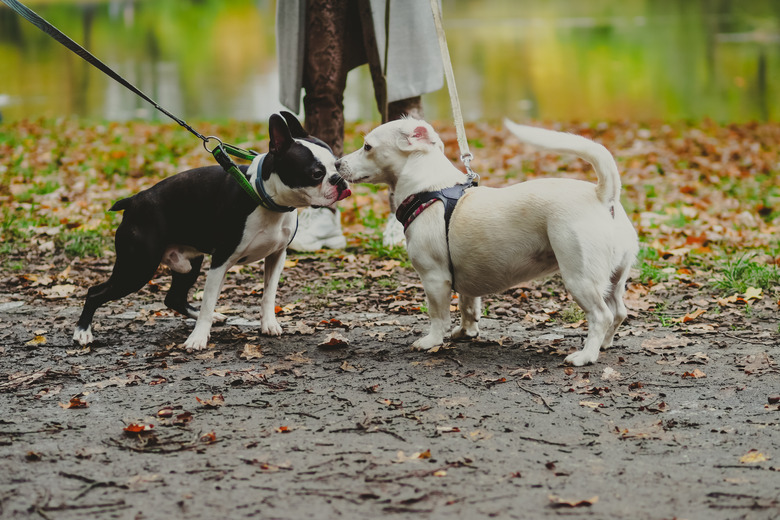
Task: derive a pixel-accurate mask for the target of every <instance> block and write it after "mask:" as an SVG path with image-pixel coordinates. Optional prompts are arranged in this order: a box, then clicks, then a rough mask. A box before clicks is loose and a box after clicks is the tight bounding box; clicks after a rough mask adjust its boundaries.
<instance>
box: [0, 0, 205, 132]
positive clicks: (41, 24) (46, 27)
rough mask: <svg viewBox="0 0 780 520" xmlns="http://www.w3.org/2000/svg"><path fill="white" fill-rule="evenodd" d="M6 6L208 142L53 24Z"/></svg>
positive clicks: (9, 1)
mask: <svg viewBox="0 0 780 520" xmlns="http://www.w3.org/2000/svg"><path fill="white" fill-rule="evenodd" d="M0 1H2V2H3V3H4V4H5V5H7V6H8V7H10V8H11V9H13V10H14V11H16V12H17V13H18V14H19V15H20V16H22V18H25V19H26V20H27V21H29V22H30V23H31V24H33V25H34V26H36V27H37V28H38V29H40V30H42V31H43V32H45V33H46V34H48V35H49V36H51V37H52V38H54V39H55V40H57V41H58V42H60V43H61V44H62V45H64V46H65V47H67V48H68V49H70V50H71V51H73V52H74V53H76V54H77V55H78V56H80V57H81V58H82V59H84V60H85V61H86V62H87V63H89V64H90V65H92V66H94V67H96V68H97V69H99V70H101V71H102V72H103V73H104V74H106V75H107V76H108V77H110V78H112V79H113V80H115V81H117V82H119V83H121V84H122V85H123V86H124V87H125V88H127V89H128V90H130V91H131V92H133V93H135V94H137V95H138V96H139V97H141V98H142V99H144V100H145V101H147V102H148V103H150V104H151V105H152V106H153V107H154V108H156V109H157V110H159V111H160V112H162V113H163V114H165V115H166V116H168V117H170V118H171V119H173V120H174V121H176V122H177V123H179V124H180V125H181V126H183V127H184V128H186V129H187V130H189V131H190V132H192V134H193V135H195V136H196V137H197V138H198V139H200V140H202V141H203V142H204V143H206V142H207V141H208V138H207V137H205V136H203V135H202V134H200V133H199V132H197V131H196V130H195V129H193V128H192V127H191V126H190V125H188V124H187V123H186V122H185V121H182V120H181V119H179V118H178V117H176V116H175V115H173V114H171V113H170V112H168V111H167V110H165V109H164V108H163V107H161V106H160V105H158V104H157V102H156V101H154V100H153V99H152V98H150V97H149V96H147V95H146V94H144V93H143V92H141V90H139V89H138V88H137V87H136V86H135V85H133V84H132V83H130V82H129V81H127V80H126V79H125V78H123V77H122V76H120V75H119V74H117V73H116V72H114V70H113V69H111V67H109V66H108V65H106V64H105V63H103V62H102V61H100V60H99V59H98V58H96V57H95V56H94V55H92V54H91V53H90V52H89V51H88V50H87V49H85V48H84V47H82V46H81V45H79V44H78V43H76V42H74V41H73V40H71V39H70V38H69V37H68V36H67V35H66V34H64V33H63V32H62V31H60V30H59V29H57V28H56V27H54V26H53V25H52V24H50V23H49V22H47V21H46V20H45V19H43V17H41V15H39V14H38V13H36V12H35V11H33V10H32V9H30V8H29V7H27V6H26V5H24V4H21V3H19V2H17V1H16V0H0Z"/></svg>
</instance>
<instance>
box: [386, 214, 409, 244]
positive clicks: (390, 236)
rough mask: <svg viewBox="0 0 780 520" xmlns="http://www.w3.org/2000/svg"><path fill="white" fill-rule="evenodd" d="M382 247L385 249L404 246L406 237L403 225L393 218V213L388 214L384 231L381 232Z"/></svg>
mask: <svg viewBox="0 0 780 520" xmlns="http://www.w3.org/2000/svg"><path fill="white" fill-rule="evenodd" d="M382 245H383V246H385V247H395V246H405V245H406V235H405V234H404V225H403V224H401V223H400V222H398V219H397V218H395V213H390V216H388V217H387V223H386V224H385V230H384V231H383V232H382Z"/></svg>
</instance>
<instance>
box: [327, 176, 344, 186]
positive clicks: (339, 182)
mask: <svg viewBox="0 0 780 520" xmlns="http://www.w3.org/2000/svg"><path fill="white" fill-rule="evenodd" d="M328 182H330V183H331V184H332V185H333V186H339V187H341V188H346V187H347V181H345V180H344V178H343V177H341V176H339V175H331V176H330V179H328Z"/></svg>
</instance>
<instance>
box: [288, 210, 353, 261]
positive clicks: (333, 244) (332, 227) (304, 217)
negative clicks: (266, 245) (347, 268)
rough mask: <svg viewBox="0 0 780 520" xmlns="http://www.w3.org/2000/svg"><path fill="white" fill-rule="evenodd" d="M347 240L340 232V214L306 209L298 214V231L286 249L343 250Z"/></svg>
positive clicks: (332, 211)
mask: <svg viewBox="0 0 780 520" xmlns="http://www.w3.org/2000/svg"><path fill="white" fill-rule="evenodd" d="M345 247H347V239H346V238H344V233H343V232H342V231H341V212H340V211H339V210H333V209H330V208H306V209H303V210H301V211H300V212H298V231H297V232H296V233H295V237H294V238H293V240H292V242H290V245H288V246H287V248H288V249H292V250H293V251H301V252H310V251H318V250H320V249H344V248H345Z"/></svg>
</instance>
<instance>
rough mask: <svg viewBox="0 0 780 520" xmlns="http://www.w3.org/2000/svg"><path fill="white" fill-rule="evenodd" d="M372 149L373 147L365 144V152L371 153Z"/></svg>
mask: <svg viewBox="0 0 780 520" xmlns="http://www.w3.org/2000/svg"><path fill="white" fill-rule="evenodd" d="M371 148H372V147H371V145H370V144H368V143H365V144H364V145H363V150H365V151H366V152H370V151H371Z"/></svg>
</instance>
